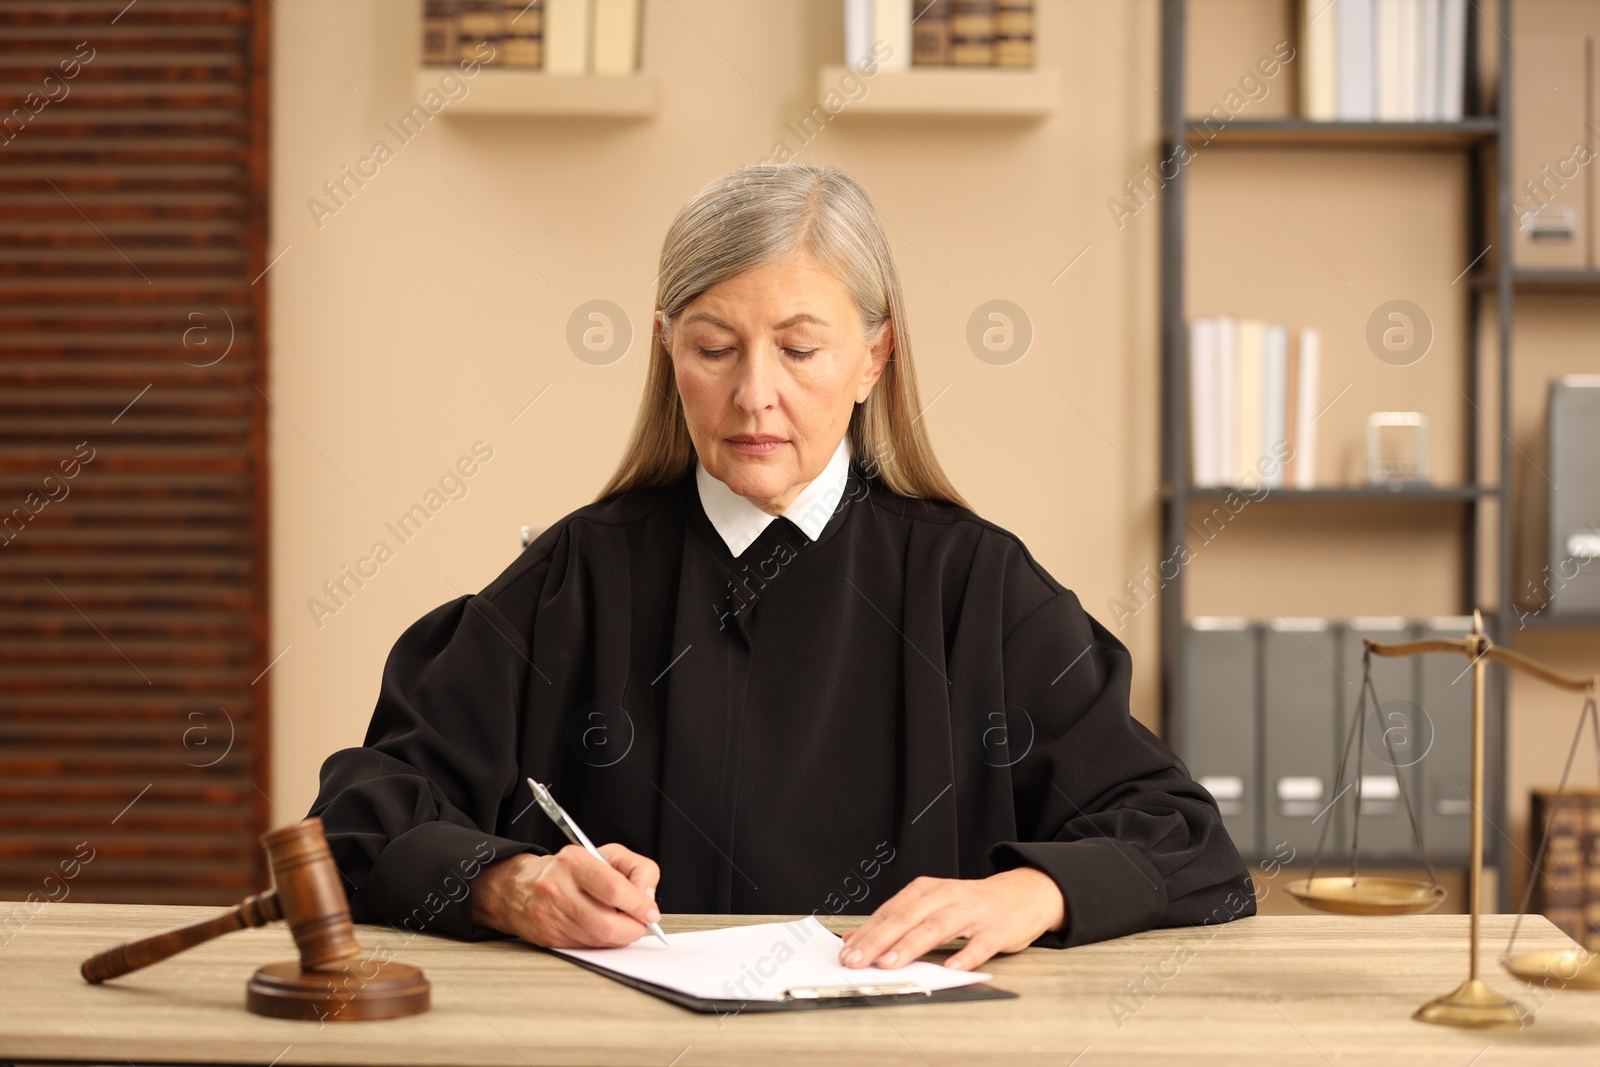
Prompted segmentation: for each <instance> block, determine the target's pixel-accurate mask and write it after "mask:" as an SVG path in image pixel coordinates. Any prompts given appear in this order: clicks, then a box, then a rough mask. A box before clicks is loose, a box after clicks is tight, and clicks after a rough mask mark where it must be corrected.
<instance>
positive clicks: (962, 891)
mask: <svg viewBox="0 0 1600 1067" xmlns="http://www.w3.org/2000/svg"><path fill="white" fill-rule="evenodd" d="M1066 921H1067V906H1066V901H1065V900H1064V899H1063V898H1062V896H1061V890H1060V889H1058V888H1056V883H1055V881H1054V879H1052V878H1051V877H1050V876H1049V875H1047V874H1045V873H1044V872H1043V871H1041V870H1038V869H1037V868H1034V867H1017V868H1015V869H1014V870H1009V871H1002V872H1001V873H999V874H996V875H991V876H990V877H988V878H930V877H927V876H923V877H920V878H916V879H914V880H913V881H912V882H911V884H909V885H907V886H906V887H905V888H904V889H902V890H900V892H898V893H896V894H895V895H894V896H892V897H890V898H889V899H888V900H886V901H884V902H883V904H881V905H879V907H878V909H877V910H876V911H874V912H873V913H872V914H871V915H870V916H868V917H867V920H866V921H865V922H864V923H862V924H861V925H860V926H859V927H857V928H856V929H854V930H852V931H850V933H848V934H846V935H845V937H844V948H843V949H841V950H840V954H839V959H840V962H841V963H843V964H844V965H845V966H847V967H869V966H872V965H873V964H874V963H876V964H877V965H878V966H879V967H899V966H901V965H903V964H906V963H910V962H911V961H913V960H915V959H917V958H918V957H920V956H922V955H923V954H924V953H926V952H929V951H930V950H932V949H935V948H938V947H939V946H940V945H942V944H944V943H945V942H946V941H950V940H952V939H954V938H958V937H964V938H966V939H967V943H966V945H965V946H964V947H963V948H962V949H961V951H959V952H957V953H956V954H955V955H953V956H951V957H950V958H949V959H948V960H946V961H945V963H944V965H945V966H946V967H950V968H952V969H954V970H974V969H976V968H978V967H981V966H983V965H984V963H986V962H987V961H988V960H989V958H990V957H991V956H993V955H994V954H995V953H997V952H1021V951H1022V950H1023V949H1025V948H1027V947H1028V946H1029V945H1031V944H1032V943H1033V942H1034V939H1035V938H1037V937H1038V936H1039V935H1040V934H1042V933H1044V932H1045V931H1047V930H1061V929H1063V928H1065V926H1066Z"/></svg>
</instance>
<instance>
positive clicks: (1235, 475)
mask: <svg viewBox="0 0 1600 1067" xmlns="http://www.w3.org/2000/svg"><path fill="white" fill-rule="evenodd" d="M1265 332H1266V324H1265V323H1263V322H1260V321H1258V320H1256V319H1241V320H1240V322H1239V382H1238V384H1239V390H1238V397H1239V399H1238V411H1237V421H1236V422H1235V424H1234V425H1235V433H1234V440H1236V441H1237V442H1238V444H1237V445H1236V446H1235V447H1236V449H1237V453H1236V455H1235V458H1234V466H1233V469H1232V470H1231V471H1229V472H1228V475H1229V479H1230V484H1233V485H1238V484H1240V482H1241V481H1243V480H1245V479H1246V477H1247V476H1248V478H1249V479H1250V480H1254V478H1255V474H1254V471H1255V466H1256V462H1257V461H1258V460H1260V458H1261V453H1262V449H1263V447H1264V443H1263V442H1262V440H1261V418H1262V417H1261V396H1262V392H1261V389H1262V363H1263V359H1262V357H1263V342H1264V334H1265Z"/></svg>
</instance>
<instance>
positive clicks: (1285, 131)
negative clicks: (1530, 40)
mask: <svg viewBox="0 0 1600 1067" xmlns="http://www.w3.org/2000/svg"><path fill="white" fill-rule="evenodd" d="M1214 122H1215V120H1210V119H1207V118H1206V117H1205V116H1194V117H1191V118H1187V119H1185V120H1184V121H1183V131H1184V135H1185V137H1186V138H1187V139H1188V140H1190V141H1191V142H1195V141H1198V142H1200V143H1201V144H1204V145H1207V146H1209V145H1213V144H1221V145H1248V146H1250V147H1252V148H1258V147H1283V148H1315V147H1327V148H1385V149H1396V148H1422V149H1457V148H1465V147H1469V146H1471V145H1476V144H1482V143H1484V142H1487V141H1493V140H1494V139H1495V138H1496V137H1498V136H1499V132H1500V131H1499V123H1498V121H1497V120H1496V119H1492V118H1478V117H1474V118H1468V119H1463V120H1461V121H1460V122H1323V121H1317V120H1313V119H1237V120H1235V121H1232V122H1229V123H1228V124H1227V125H1225V126H1221V127H1217V126H1215V125H1214ZM1168 136H1169V138H1170V136H1171V134H1170V131H1169V133H1168Z"/></svg>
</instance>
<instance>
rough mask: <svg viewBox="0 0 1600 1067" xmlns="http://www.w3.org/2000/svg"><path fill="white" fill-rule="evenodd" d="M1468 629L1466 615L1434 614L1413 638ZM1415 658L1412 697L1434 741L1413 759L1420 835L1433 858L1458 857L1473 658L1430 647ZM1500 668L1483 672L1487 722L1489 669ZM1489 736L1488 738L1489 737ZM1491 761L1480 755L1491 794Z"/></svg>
mask: <svg viewBox="0 0 1600 1067" xmlns="http://www.w3.org/2000/svg"><path fill="white" fill-rule="evenodd" d="M1471 630H1472V619H1471V618H1470V617H1461V618H1455V617H1446V618H1435V619H1429V620H1427V621H1426V622H1425V623H1422V624H1419V625H1418V627H1417V639H1418V640H1425V639H1427V638H1430V637H1450V638H1460V637H1465V636H1466V635H1467V634H1468V633H1469V632H1470V631H1471ZM1417 659H1418V661H1419V663H1420V664H1421V667H1422V671H1421V676H1420V691H1419V695H1418V698H1417V703H1418V704H1421V705H1422V710H1423V711H1424V712H1426V713H1427V716H1428V720H1429V722H1431V723H1432V727H1433V744H1432V746H1431V747H1430V748H1429V749H1428V753H1427V755H1425V756H1424V757H1423V758H1422V762H1421V763H1419V764H1418V765H1417V769H1418V770H1419V771H1421V772H1422V774H1421V785H1420V786H1419V788H1418V807H1419V809H1420V813H1421V817H1422V838H1423V840H1424V841H1426V842H1427V843H1428V853H1429V855H1430V856H1432V857H1433V859H1434V861H1435V862H1438V861H1441V860H1443V861H1450V860H1458V859H1462V858H1464V857H1465V856H1466V855H1467V851H1468V847H1469V845H1470V844H1471V834H1472V823H1471V815H1472V671H1471V670H1470V669H1469V668H1470V665H1471V663H1472V661H1471V660H1470V659H1468V658H1467V657H1466V656H1463V655H1457V654H1454V653H1446V652H1429V653H1427V654H1426V655H1423V656H1419V657H1417ZM1500 669H1502V668H1499V667H1491V668H1490V669H1489V670H1488V671H1487V672H1486V677H1485V683H1486V684H1485V692H1484V698H1485V699H1484V709H1485V711H1486V713H1488V714H1487V721H1488V722H1493V721H1495V720H1494V717H1493V714H1492V712H1493V709H1494V706H1495V703H1496V702H1495V682H1494V672H1495V671H1497V670H1500ZM1489 742H1490V744H1493V738H1490V739H1489ZM1491 751H1492V750H1491ZM1494 763H1495V761H1494V760H1493V759H1488V758H1486V759H1485V760H1484V769H1485V771H1486V772H1488V773H1486V775H1485V784H1486V786H1487V787H1488V788H1487V790H1486V795H1487V796H1492V795H1493V777H1494V775H1493V770H1494ZM1488 832H1490V833H1492V832H1493V831H1492V830H1488Z"/></svg>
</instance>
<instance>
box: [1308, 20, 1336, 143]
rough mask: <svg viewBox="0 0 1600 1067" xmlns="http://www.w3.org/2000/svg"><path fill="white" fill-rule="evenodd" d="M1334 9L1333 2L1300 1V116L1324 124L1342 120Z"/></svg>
mask: <svg viewBox="0 0 1600 1067" xmlns="http://www.w3.org/2000/svg"><path fill="white" fill-rule="evenodd" d="M1334 7H1335V5H1334V4H1333V3H1331V2H1330V0H1300V42H1301V49H1300V113H1301V114H1302V115H1304V116H1305V117H1306V118H1308V119H1316V120H1318V121H1322V122H1325V121H1327V120H1329V119H1333V118H1337V117H1338V100H1337V91H1336V89H1335V83H1334V70H1335V64H1336V63H1337V58H1336V55H1335V48H1336V35H1335V30H1334V27H1335V24H1336V23H1337V21H1338V16H1336V15H1335V14H1334Z"/></svg>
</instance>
